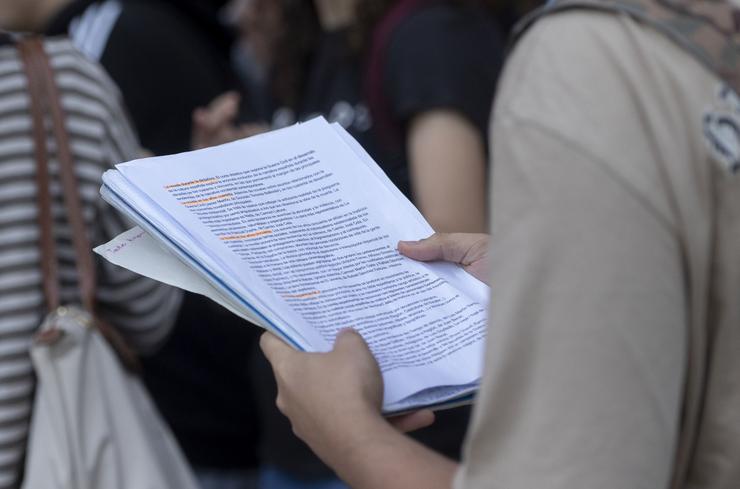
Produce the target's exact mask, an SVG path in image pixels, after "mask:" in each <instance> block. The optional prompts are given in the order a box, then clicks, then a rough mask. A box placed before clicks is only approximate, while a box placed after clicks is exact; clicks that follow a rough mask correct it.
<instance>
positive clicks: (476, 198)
mask: <svg viewBox="0 0 740 489" xmlns="http://www.w3.org/2000/svg"><path fill="white" fill-rule="evenodd" d="M502 52H503V48H502V45H501V43H500V36H499V35H498V31H497V27H496V24H495V23H494V22H493V21H492V20H491V19H489V18H488V17H487V16H486V15H485V14H484V13H483V12H480V11H477V10H475V9H468V8H461V7H454V6H449V5H435V6H431V7H427V8H424V9H421V11H420V12H417V13H416V14H414V15H412V16H410V18H409V19H407V20H406V21H404V22H403V23H402V24H401V25H400V26H399V27H398V28H397V30H396V32H395V33H394V34H393V36H392V39H391V42H390V44H389V49H388V59H387V62H386V66H385V76H384V78H385V80H384V90H385V93H386V94H387V96H388V101H389V107H390V111H391V114H392V116H393V117H394V119H395V120H396V121H398V122H400V124H401V125H402V126H403V129H404V134H405V141H404V142H405V148H406V157H407V160H408V165H409V178H410V184H411V191H412V194H413V197H414V201H415V204H416V205H417V207H419V210H420V211H421V212H422V214H423V215H424V216H425V217H426V218H427V220H428V221H429V222H430V224H431V225H432V227H433V228H434V229H435V230H436V231H438V232H453V231H456V232H484V231H485V230H486V228H487V226H486V223H487V218H486V216H487V210H486V187H487V185H486V182H487V164H486V159H487V146H486V141H485V134H486V132H487V127H488V119H489V115H490V108H491V103H492V100H493V91H494V87H495V84H496V77H497V74H498V69H499V66H500V64H499V63H500V60H501V55H502Z"/></svg>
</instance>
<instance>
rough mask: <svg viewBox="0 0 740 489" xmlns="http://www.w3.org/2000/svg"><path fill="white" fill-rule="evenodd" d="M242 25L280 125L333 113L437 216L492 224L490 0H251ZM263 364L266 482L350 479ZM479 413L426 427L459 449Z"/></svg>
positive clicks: (453, 451) (477, 227)
mask: <svg viewBox="0 0 740 489" xmlns="http://www.w3.org/2000/svg"><path fill="white" fill-rule="evenodd" d="M263 21H264V22H263ZM241 25H242V30H243V31H244V35H245V37H246V42H247V43H248V44H249V45H251V46H252V50H253V53H254V54H255V56H256V57H257V58H258V59H259V60H260V61H261V62H262V63H263V64H264V71H265V72H266V79H267V90H268V93H269V94H270V96H271V98H272V101H273V107H275V109H274V110H273V112H272V117H271V120H270V125H271V127H273V128H279V127H283V126H286V125H289V124H293V123H295V122H298V121H301V120H306V119H309V118H311V117H315V116H316V115H324V116H325V117H326V118H327V119H329V120H330V121H336V122H338V123H340V124H341V125H342V126H343V127H344V128H345V129H347V130H348V131H349V132H350V133H351V134H352V135H353V136H354V137H355V138H356V139H357V140H358V141H359V142H360V143H361V144H362V145H363V146H364V147H365V148H366V149H367V150H368V151H369V152H370V154H371V155H372V156H373V157H374V158H375V160H376V161H377V162H378V164H379V165H380V166H381V168H382V169H383V170H384V171H385V172H386V174H387V175H388V176H389V177H390V179H391V180H392V181H393V182H394V183H395V184H396V186H398V187H399V189H401V191H402V192H404V194H406V195H407V196H408V197H409V198H411V199H412V200H413V201H414V203H415V204H416V205H417V207H418V208H419V209H420V210H421V212H422V213H423V214H424V215H425V217H426V218H427V219H428V220H429V222H430V223H431V225H432V227H434V228H435V229H437V230H442V231H469V232H483V231H484V230H485V229H486V198H485V195H486V174H487V164H486V161H487V152H488V148H487V144H486V136H485V135H486V131H487V125H488V117H489V112H490V107H491V104H492V100H493V92H494V88H495V84H496V77H497V74H498V70H499V66H500V64H501V60H502V54H503V53H502V51H503V48H502V41H501V38H502V33H501V29H500V27H499V26H498V24H497V22H496V21H495V18H494V17H493V16H492V15H491V12H490V11H489V10H488V9H487V8H485V6H484V5H483V3H482V2H475V1H432V0H429V1H426V0H398V1H377V0H373V1H370V0H367V1H364V0H353V1H347V0H316V1H309V0H304V1H282V2H272V1H269V0H249V1H248V2H247V3H246V6H245V8H244V10H243V11H242V16H241ZM233 112H234V107H233V105H232V107H231V109H230V111H226V110H224V111H223V113H224V114H229V113H231V114H233ZM210 122H211V126H210V127H209V130H210V131H211V135H212V136H213V143H214V144H217V143H221V142H224V141H225V140H228V139H229V136H230V134H231V133H233V131H234V128H233V125H232V124H231V121H230V120H229V119H228V118H227V117H223V118H222V119H221V121H220V122H221V127H222V131H219V129H218V127H219V114H218V112H217V111H213V112H211V118H210ZM197 130H198V129H197V127H196V131H197ZM253 373H254V375H255V380H254V382H255V385H256V387H257V391H256V393H257V397H258V398H259V400H260V408H261V411H262V415H261V418H263V419H264V422H263V423H264V424H263V437H262V439H261V450H260V455H261V459H262V463H263V464H264V466H263V467H262V469H261V474H262V475H261V482H260V485H261V487H264V488H269V487H281V488H290V487H315V488H324V487H326V488H330V487H343V485H342V484H341V483H339V482H338V481H337V480H336V479H335V478H334V477H333V475H332V473H331V471H329V470H328V469H327V468H326V467H324V466H323V465H322V464H321V463H320V462H319V461H318V460H317V459H316V458H315V456H313V455H312V454H311V452H310V451H309V449H308V448H307V447H306V446H305V445H304V444H303V443H302V442H300V441H299V440H298V439H296V438H295V436H294V435H293V433H292V431H291V429H290V425H289V423H288V422H287V420H286V419H285V418H284V417H283V416H282V415H281V414H280V413H279V412H278V411H277V410H276V408H275V406H274V399H275V396H276V392H277V391H276V386H275V383H274V381H273V380H272V376H271V375H270V369H269V365H268V364H267V362H266V361H265V359H264V357H263V356H262V354H261V353H259V352H257V353H256V354H255V360H254V366H253ZM468 413H469V410H468V408H459V409H455V410H450V411H448V412H444V413H440V415H439V416H438V420H437V423H436V424H435V426H433V427H431V428H429V429H427V430H423V431H420V432H419V433H417V434H416V435H415V436H416V437H417V439H419V440H421V441H423V442H424V443H426V444H428V445H429V446H432V447H434V448H435V449H436V450H439V451H441V452H442V453H445V454H446V455H447V456H449V457H452V458H458V457H459V449H460V446H461V444H462V439H463V434H464V432H465V428H466V426H467V421H468Z"/></svg>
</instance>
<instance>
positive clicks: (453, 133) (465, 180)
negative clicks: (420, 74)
mask: <svg viewBox="0 0 740 489" xmlns="http://www.w3.org/2000/svg"><path fill="white" fill-rule="evenodd" d="M408 147H409V165H410V173H411V186H412V189H413V193H414V201H415V203H416V205H417V207H418V208H419V210H420V211H421V213H422V214H423V215H424V217H426V218H427V220H428V221H429V223H430V224H431V225H432V227H433V228H434V229H435V231H437V232H470V233H481V232H485V230H486V154H485V146H484V144H483V140H482V138H481V136H480V134H478V132H477V130H476V129H475V127H474V126H473V125H472V124H471V123H470V122H468V121H467V120H466V119H464V118H463V117H462V116H460V115H459V114H457V113H455V112H452V111H443V110H438V111H431V112H429V113H425V114H421V115H419V116H417V117H416V118H414V119H413V121H412V123H411V126H410V129H409V140H408Z"/></svg>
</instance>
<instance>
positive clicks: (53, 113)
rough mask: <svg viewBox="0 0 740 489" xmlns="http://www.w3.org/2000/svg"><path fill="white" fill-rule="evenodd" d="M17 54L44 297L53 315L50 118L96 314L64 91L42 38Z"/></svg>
mask: <svg viewBox="0 0 740 489" xmlns="http://www.w3.org/2000/svg"><path fill="white" fill-rule="evenodd" d="M18 51H19V53H20V55H21V58H22V59H23V64H24V67H25V72H26V78H27V80H28V87H29V93H30V98H31V100H30V104H31V117H32V119H33V138H34V146H35V148H34V151H35V156H36V175H37V176H36V182H37V185H38V192H39V198H38V200H37V201H38V212H39V224H40V230H41V270H42V274H43V287H44V295H45V296H46V303H47V307H48V310H49V311H53V310H55V309H56V308H57V307H59V306H60V305H61V304H60V294H59V270H58V263H57V254H56V245H55V240H54V232H53V230H54V223H53V216H52V207H51V191H50V189H49V183H50V178H49V166H48V165H49V153H48V150H47V144H46V143H47V141H46V127H45V124H44V122H45V121H44V115H45V114H47V113H48V114H49V115H50V117H51V123H52V124H51V126H52V129H53V132H54V138H55V140H56V146H57V160H58V163H59V177H60V178H59V179H60V181H61V183H62V193H63V196H64V207H65V210H66V211H67V219H68V221H69V225H70V227H71V231H72V242H73V245H74V250H75V263H76V267H77V275H78V284H79V288H80V298H81V300H82V306H83V308H84V309H85V310H86V311H87V312H88V313H90V314H91V315H94V313H95V260H94V258H93V254H92V247H91V246H90V240H89V238H88V236H87V226H86V225H85V218H84V214H83V212H82V202H81V199H80V194H79V191H78V187H77V177H76V175H75V172H74V162H73V158H72V150H71V148H70V143H69V136H68V134H67V129H66V126H65V123H64V111H63V110H62V106H61V97H60V94H59V89H58V87H57V85H56V82H55V79H54V70H53V69H52V66H51V63H50V60H49V57H48V56H47V54H46V51H45V50H44V44H43V41H42V40H41V39H39V38H26V39H23V40H21V41H20V42H18ZM95 326H96V327H97V329H98V331H100V333H101V334H102V335H103V337H104V338H105V339H106V340H107V341H108V343H109V344H110V345H111V347H113V349H114V351H115V352H116V353H117V355H118V357H119V358H120V359H121V362H122V363H123V365H124V366H126V367H127V368H128V369H129V370H132V371H138V370H139V362H138V359H137V357H136V355H135V354H134V353H133V351H132V350H131V349H130V348H129V347H128V345H127V344H126V341H125V340H124V339H123V337H122V336H121V335H120V334H119V333H118V331H117V330H116V329H115V328H113V327H111V326H110V325H109V324H107V323H106V322H104V321H101V320H99V319H97V320H96V321H95Z"/></svg>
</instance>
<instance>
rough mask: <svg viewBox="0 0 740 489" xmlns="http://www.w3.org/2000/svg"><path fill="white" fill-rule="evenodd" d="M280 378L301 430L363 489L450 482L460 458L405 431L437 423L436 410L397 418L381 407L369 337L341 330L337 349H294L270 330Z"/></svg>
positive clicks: (268, 343) (269, 351)
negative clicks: (437, 450)
mask: <svg viewBox="0 0 740 489" xmlns="http://www.w3.org/2000/svg"><path fill="white" fill-rule="evenodd" d="M260 346H261V347H262V350H263V352H264V353H265V356H266V357H267V359H268V360H269V361H270V363H271V365H272V368H273V371H274V373H275V378H276V380H277V384H278V398H277V405H278V408H279V409H280V410H281V411H282V412H283V414H285V415H286V416H288V418H290V421H291V424H292V426H293V431H294V432H295V434H296V435H297V436H298V437H299V438H301V439H303V441H305V442H306V443H307V444H308V445H309V446H310V447H311V449H312V450H313V451H314V452H315V453H316V455H318V456H319V458H321V459H322V460H323V461H324V463H326V464H327V465H329V466H330V467H331V468H332V469H334V470H335V471H336V473H337V474H338V475H339V476H340V477H341V478H342V479H343V480H344V481H345V482H347V483H348V484H349V485H350V486H351V487H353V488H355V489H396V488H398V489H406V488H409V487H424V488H429V489H436V488H440V489H442V488H444V489H448V488H449V487H450V484H451V481H452V477H453V474H454V471H455V469H456V464H455V463H454V462H453V461H451V460H449V459H447V458H445V457H443V456H441V455H439V454H437V453H435V452H433V451H432V450H430V449H428V448H426V447H424V446H423V445H421V444H419V443H418V442H416V441H414V440H413V439H411V438H409V437H407V436H405V435H404V434H403V433H402V432H401V431H399V429H400V430H404V431H410V430H412V429H415V428H421V427H423V426H426V425H428V424H430V423H431V422H432V421H433V419H434V417H433V414H431V412H430V411H420V412H418V413H414V414H412V415H410V416H406V417H404V418H402V419H401V420H397V421H395V424H396V427H394V425H393V424H391V422H389V421H388V420H386V419H384V418H383V417H382V416H381V414H380V405H381V402H382V392H383V388H382V385H383V384H382V382H383V381H382V378H381V377H380V371H379V369H378V366H377V363H376V362H375V359H374V358H373V356H372V354H371V353H370V350H369V349H368V348H367V345H366V344H365V342H364V341H363V340H362V338H361V337H360V336H359V335H358V334H357V333H355V332H353V331H351V330H345V331H343V332H341V333H340V334H339V335H338V337H337V340H336V343H335V346H334V349H333V350H332V351H331V352H329V353H303V352H298V351H295V350H293V349H292V348H291V347H289V346H288V345H286V344H285V343H283V342H282V341H281V340H279V339H278V338H277V337H275V336H273V335H272V334H270V333H265V334H264V335H263V336H262V339H261V341H260Z"/></svg>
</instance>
